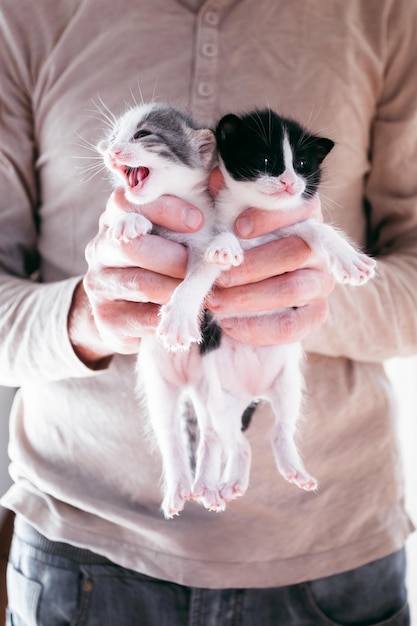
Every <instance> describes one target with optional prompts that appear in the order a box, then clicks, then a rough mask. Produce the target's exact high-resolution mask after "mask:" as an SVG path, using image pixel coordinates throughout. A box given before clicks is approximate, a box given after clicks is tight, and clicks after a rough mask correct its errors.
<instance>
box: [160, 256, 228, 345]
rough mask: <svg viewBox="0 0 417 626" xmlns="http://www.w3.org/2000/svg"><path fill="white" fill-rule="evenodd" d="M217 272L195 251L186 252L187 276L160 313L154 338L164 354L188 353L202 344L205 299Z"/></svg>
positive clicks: (216, 268)
mask: <svg viewBox="0 0 417 626" xmlns="http://www.w3.org/2000/svg"><path fill="white" fill-rule="evenodd" d="M219 272H220V270H219V268H218V267H217V266H216V265H213V264H211V263H207V262H206V261H205V260H204V259H202V258H201V255H200V254H199V253H198V252H197V251H193V250H190V251H189V261H188V269H187V274H186V276H185V278H184V280H183V281H182V283H180V284H179V285H178V287H177V288H176V290H175V291H174V293H173V294H172V297H171V299H170V301H169V302H168V303H167V304H165V305H164V306H162V307H161V311H160V318H161V321H160V322H159V325H158V327H157V334H158V335H159V337H160V338H161V340H162V342H163V344H164V346H165V347H166V349H167V350H170V351H173V350H189V348H190V346H191V344H192V343H194V342H199V341H200V340H201V331H200V317H201V311H202V307H203V302H204V298H205V297H206V295H207V294H208V292H209V291H210V289H211V287H212V285H213V283H214V281H215V280H216V278H217V276H218V275H219Z"/></svg>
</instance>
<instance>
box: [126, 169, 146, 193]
mask: <svg viewBox="0 0 417 626" xmlns="http://www.w3.org/2000/svg"><path fill="white" fill-rule="evenodd" d="M123 170H124V174H125V176H126V180H127V183H128V185H129V187H130V188H131V189H134V187H137V186H138V185H140V186H142V185H143V183H144V182H145V180H146V179H147V178H148V176H149V173H150V172H149V169H148V168H147V167H143V166H142V165H140V166H139V167H128V166H125V167H124V168H123Z"/></svg>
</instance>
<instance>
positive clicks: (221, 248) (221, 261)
mask: <svg viewBox="0 0 417 626" xmlns="http://www.w3.org/2000/svg"><path fill="white" fill-rule="evenodd" d="M205 259H206V261H208V262H209V263H214V264H215V265H218V266H219V267H221V268H223V269H226V268H228V267H230V266H231V265H234V266H237V265H240V264H241V263H242V261H243V250H242V248H241V245H240V243H239V241H238V239H237V238H236V237H235V235H234V234H233V233H222V234H220V235H218V236H217V237H215V238H214V240H213V241H212V242H211V244H210V245H209V246H208V248H207V250H206V253H205Z"/></svg>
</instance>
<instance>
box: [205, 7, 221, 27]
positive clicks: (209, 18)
mask: <svg viewBox="0 0 417 626" xmlns="http://www.w3.org/2000/svg"><path fill="white" fill-rule="evenodd" d="M204 18H205V22H206V24H210V26H217V24H218V23H219V14H218V13H216V11H207V12H206V13H205V15H204Z"/></svg>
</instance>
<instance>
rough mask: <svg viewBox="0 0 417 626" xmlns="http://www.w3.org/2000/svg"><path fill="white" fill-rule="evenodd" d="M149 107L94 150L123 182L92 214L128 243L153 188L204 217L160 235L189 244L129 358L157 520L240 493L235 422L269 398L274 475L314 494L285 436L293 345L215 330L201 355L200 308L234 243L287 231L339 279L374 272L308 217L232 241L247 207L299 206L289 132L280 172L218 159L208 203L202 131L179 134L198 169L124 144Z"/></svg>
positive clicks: (140, 226)
mask: <svg viewBox="0 0 417 626" xmlns="http://www.w3.org/2000/svg"><path fill="white" fill-rule="evenodd" d="M152 106H156V105H144V107H138V108H136V109H133V110H132V111H130V112H128V113H126V114H125V115H124V116H122V118H121V119H120V120H118V123H117V126H116V128H115V129H114V133H113V135H112V136H111V138H110V139H109V140H107V141H106V142H102V143H101V144H100V145H99V150H100V152H101V153H102V154H103V157H104V161H105V163H106V164H107V166H108V167H109V169H110V170H111V171H113V173H114V174H115V177H116V180H118V181H119V183H121V184H122V185H123V186H124V189H125V196H126V198H127V200H126V205H125V206H124V208H123V210H121V209H120V208H119V202H120V198H119V199H118V202H116V201H110V202H109V203H108V207H107V209H106V213H105V215H104V217H103V221H104V223H105V224H106V225H107V226H108V227H109V231H108V232H109V236H110V237H112V238H114V239H115V240H130V239H132V238H134V237H136V236H141V235H143V234H146V233H148V232H149V231H150V229H151V228H152V223H151V221H149V220H148V218H146V217H144V216H143V215H141V213H140V205H141V204H144V203H147V202H151V201H152V200H155V199H156V198H158V197H159V196H161V195H162V194H171V195H176V196H178V197H181V198H183V199H184V200H187V201H188V202H190V203H192V204H194V205H196V206H198V207H199V208H200V209H201V210H202V211H203V213H204V216H205V224H204V227H203V228H202V229H201V230H200V231H199V232H198V233H196V234H190V235H183V234H180V233H172V232H171V231H168V230H163V229H160V230H159V232H160V233H161V234H163V235H164V236H167V237H168V238H171V239H174V240H176V241H180V242H182V243H185V244H186V245H187V246H188V249H189V264H188V268H187V275H186V277H185V279H184V281H183V282H182V283H181V284H180V285H179V287H178V288H177V289H176V290H175V292H174V294H173V296H172V298H171V300H170V302H169V303H167V304H166V305H165V306H163V307H162V308H161V321H160V324H159V327H158V329H157V335H156V336H146V337H144V338H143V339H142V342H141V349H140V353H139V356H138V365H137V370H138V381H139V386H140V389H141V391H142V392H143V393H144V395H145V399H146V404H147V408H148V413H149V419H150V422H151V425H152V428H153V431H154V433H155V435H156V439H157V443H158V447H159V450H160V452H161V455H162V464H163V491H164V498H163V503H162V509H163V512H164V514H165V516H166V517H167V518H170V517H172V516H173V515H176V514H178V513H179V512H180V511H181V510H182V509H183V507H184V504H185V502H186V501H187V500H188V499H190V498H194V499H197V500H199V501H201V502H202V503H203V504H204V506H205V507H206V508H208V509H210V510H215V511H220V510H223V509H224V508H225V506H226V503H227V502H229V501H230V500H233V499H235V498H237V497H240V496H242V495H243V494H244V493H245V491H246V489H247V487H248V484H249V473H250V461H251V451H250V446H249V443H248V441H247V439H246V437H245V436H244V435H243V434H242V432H241V418H242V414H243V412H244V410H245V409H246V407H247V406H248V405H249V404H250V403H251V402H252V400H253V399H254V398H261V399H265V400H268V401H269V402H270V403H271V405H272V407H273V410H274V413H275V417H276V419H275V425H274V427H273V430H272V433H271V441H272V447H273V451H274V455H275V460H276V464H277V467H278V470H279V471H280V473H281V474H282V475H283V476H284V477H285V478H286V479H287V480H288V481H289V482H294V483H295V484H297V485H298V486H299V487H301V488H303V489H306V490H312V489H315V488H316V487H317V482H316V480H315V479H314V478H312V477H311V476H310V475H309V474H308V472H307V471H306V470H305V468H304V465H303V463H302V461H301V458H300V455H299V453H298V451H297V448H296V446H295V443H294V435H295V431H296V425H297V421H298V419H299V416H300V412H301V405H302V388H303V377H302V372H301V359H302V349H301V345H300V344H299V343H292V344H287V345H280V346H266V347H253V346H248V345H244V344H242V343H239V342H237V341H234V340H233V339H231V338H230V337H228V336H226V335H224V334H223V336H222V343H221V346H220V348H218V349H216V350H213V351H211V352H208V353H207V354H206V355H205V356H204V357H203V358H201V356H200V354H199V349H198V345H197V342H198V341H199V340H200V327H199V321H200V314H201V308H202V305H203V302H204V298H205V297H206V295H207V293H208V291H209V290H210V288H211V286H212V284H213V283H214V281H215V280H216V278H217V276H218V274H219V272H220V271H221V269H222V268H226V267H229V266H231V265H239V264H240V263H241V262H242V261H243V254H244V250H245V249H248V248H251V247H254V246H256V245H259V244H260V243H264V242H265V241H270V240H274V239H277V238H280V237H285V236H288V235H291V234H296V235H298V236H300V237H302V238H303V239H305V241H306V242H307V243H308V245H309V246H310V247H311V248H312V249H313V250H314V251H315V252H317V254H319V255H321V256H322V257H323V258H324V259H326V261H327V263H328V266H329V269H330V270H331V271H332V272H333V273H334V275H335V278H336V279H337V280H338V281H339V282H348V283H351V284H357V285H359V284H363V283H364V282H366V281H367V280H368V279H369V278H371V276H372V275H373V273H374V266H375V263H374V261H373V260H372V259H370V258H369V257H367V256H366V255H364V254H361V253H359V252H358V251H356V250H355V249H354V248H353V247H352V246H351V245H350V244H349V243H348V242H347V241H346V239H344V238H343V237H342V235H341V234H339V233H337V232H336V231H335V230H334V229H333V228H331V227H330V226H328V225H325V224H319V223H317V222H315V221H313V220H307V221H304V222H300V223H298V224H295V225H294V226H291V227H289V228H286V229H283V230H281V231H276V232H275V233H271V234H269V235H267V236H264V237H258V238H256V239H252V240H239V239H238V238H237V237H236V236H235V235H234V234H233V224H234V221H235V219H236V217H237V216H238V215H239V214H240V213H241V212H242V211H244V210H245V209H246V208H248V207H250V206H259V207H262V208H264V209H270V210H284V211H290V210H291V209H293V208H295V207H296V206H298V205H299V204H300V203H301V202H303V198H302V193H303V192H304V189H305V183H304V181H303V179H302V178H300V177H299V176H297V175H296V173H295V172H294V169H293V166H292V154H291V148H290V145H289V141H288V139H287V138H286V139H285V140H284V158H285V164H286V169H285V171H284V173H283V174H282V175H281V176H280V177H278V178H274V179H273V178H271V177H268V176H264V177H262V178H261V179H260V180H258V181H257V182H236V181H235V180H234V179H233V178H231V176H230V175H229V174H228V172H227V171H226V169H225V168H224V166H223V164H221V168H222V171H223V175H224V178H225V187H224V188H223V189H222V190H221V191H220V193H219V195H218V197H217V199H216V206H215V207H213V205H212V201H211V199H210V196H209V195H208V193H207V180H208V174H209V169H210V164H211V159H210V158H208V157H207V146H206V145H205V144H207V142H210V138H209V136H208V135H207V133H208V132H209V131H193V130H192V129H184V132H185V133H190V134H191V135H192V141H193V145H196V146H198V145H199V142H202V144H203V145H205V149H204V150H202V161H201V167H199V168H193V169H190V168H189V167H186V166H185V165H181V164H178V163H177V162H175V163H173V162H168V161H166V160H164V159H161V158H160V157H159V156H158V155H155V154H149V152H148V151H147V150H146V149H144V147H143V146H142V145H141V143H140V141H138V142H132V136H133V134H134V132H135V129H136V128H137V126H138V119H140V116H141V115H145V114H146V113H148V112H149V110H150V107H152ZM159 106H161V105H159ZM194 142H195V143H194ZM123 166H131V167H139V166H143V167H146V168H148V169H149V172H150V174H149V176H148V177H147V178H146V180H145V183H144V184H143V185H138V187H137V188H134V189H129V188H128V186H127V182H126V176H125V175H123V173H122V169H121V168H122V167H123ZM216 233H217V234H216ZM184 396H187V397H188V398H190V399H191V401H192V403H193V405H194V409H195V412H196V416H197V420H198V426H199V446H198V450H197V459H196V460H197V466H196V472H195V477H193V476H192V472H191V468H190V463H189V457H188V452H187V447H186V445H185V443H184V440H183V437H182V429H181V424H180V421H181V408H180V407H181V405H182V401H183V398H184Z"/></svg>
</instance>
